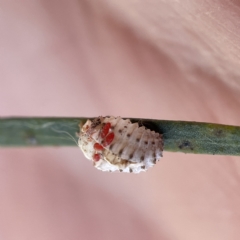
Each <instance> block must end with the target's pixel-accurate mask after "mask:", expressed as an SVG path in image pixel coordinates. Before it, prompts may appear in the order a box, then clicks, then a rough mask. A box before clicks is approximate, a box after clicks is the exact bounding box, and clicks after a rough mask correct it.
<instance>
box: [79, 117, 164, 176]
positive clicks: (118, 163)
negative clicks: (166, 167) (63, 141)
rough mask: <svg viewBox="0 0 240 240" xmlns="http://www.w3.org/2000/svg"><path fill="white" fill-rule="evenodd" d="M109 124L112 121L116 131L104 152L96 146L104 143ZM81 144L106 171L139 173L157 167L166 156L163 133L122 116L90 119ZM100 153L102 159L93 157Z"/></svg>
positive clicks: (95, 164)
mask: <svg viewBox="0 0 240 240" xmlns="http://www.w3.org/2000/svg"><path fill="white" fill-rule="evenodd" d="M106 123H110V124H111V129H110V131H109V133H110V132H112V133H114V139H113V141H112V142H111V144H109V145H107V146H105V147H104V148H103V150H102V151H97V150H95V149H94V144H95V143H99V144H101V145H102V143H103V142H104V139H102V138H101V131H102V129H103V127H104V125H105V124H106ZM78 145H79V147H80V148H81V150H82V151H83V153H84V155H85V157H86V158H87V159H90V160H92V161H93V163H94V166H95V167H96V168H97V169H99V170H102V171H110V172H113V171H121V172H133V173H139V172H142V171H146V170H147V169H148V168H150V167H152V166H154V165H155V164H156V162H157V161H158V160H159V159H160V158H161V157H162V151H163V139H162V135H161V134H159V133H156V132H155V131H151V130H150V129H146V128H145V127H144V126H141V127H139V124H138V123H131V121H130V120H129V119H125V120H124V119H122V118H121V117H99V118H96V119H94V120H92V121H91V120H87V122H86V123H85V124H84V126H83V127H82V129H81V132H80V135H79V141H78ZM96 153H97V154H99V155H100V159H99V160H98V161H94V160H93V155H94V154H96Z"/></svg>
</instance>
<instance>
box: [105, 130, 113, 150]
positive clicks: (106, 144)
mask: <svg viewBox="0 0 240 240" xmlns="http://www.w3.org/2000/svg"><path fill="white" fill-rule="evenodd" d="M113 139H114V133H113V132H111V133H109V134H108V135H107V136H106V138H105V139H104V142H103V146H104V147H106V146H108V145H110V144H111V143H112V141H113Z"/></svg>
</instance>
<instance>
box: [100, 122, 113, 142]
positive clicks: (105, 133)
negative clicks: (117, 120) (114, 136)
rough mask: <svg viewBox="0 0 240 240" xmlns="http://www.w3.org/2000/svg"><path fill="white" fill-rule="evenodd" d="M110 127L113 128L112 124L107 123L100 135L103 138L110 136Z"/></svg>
mask: <svg viewBox="0 0 240 240" xmlns="http://www.w3.org/2000/svg"><path fill="white" fill-rule="evenodd" d="M110 127H111V123H106V124H105V125H104V127H103V128H102V131H101V134H100V136H101V138H105V137H106V136H107V135H108V133H109V129H110Z"/></svg>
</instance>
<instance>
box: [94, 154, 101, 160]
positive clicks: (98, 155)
mask: <svg viewBox="0 0 240 240" xmlns="http://www.w3.org/2000/svg"><path fill="white" fill-rule="evenodd" d="M99 160H100V154H97V153H96V154H94V155H93V161H94V162H97V161H99Z"/></svg>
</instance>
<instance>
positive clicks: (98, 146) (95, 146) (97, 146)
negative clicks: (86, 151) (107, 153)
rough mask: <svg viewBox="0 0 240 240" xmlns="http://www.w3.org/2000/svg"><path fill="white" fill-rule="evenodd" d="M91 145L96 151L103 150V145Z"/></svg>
mask: <svg viewBox="0 0 240 240" xmlns="http://www.w3.org/2000/svg"><path fill="white" fill-rule="evenodd" d="M93 147H94V149H95V150H97V151H102V150H103V146H102V145H101V144H99V143H95V144H94V146H93Z"/></svg>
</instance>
